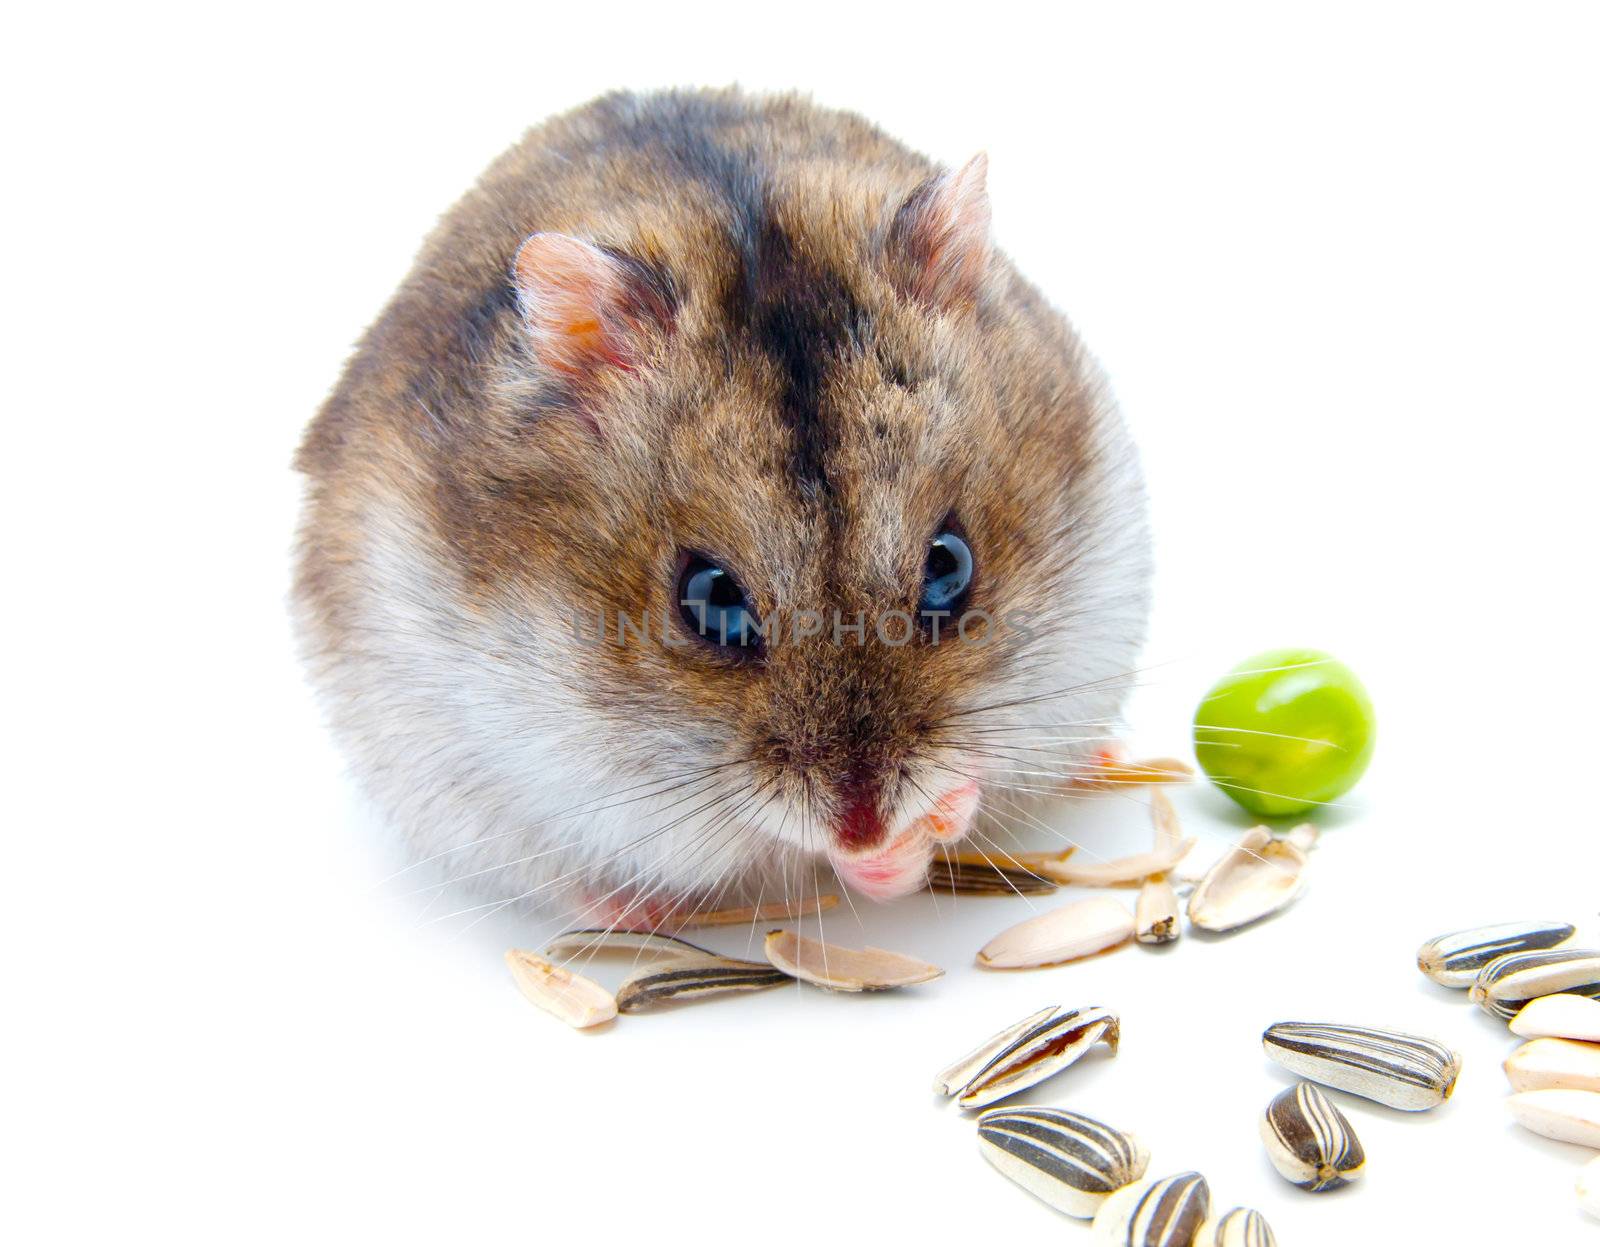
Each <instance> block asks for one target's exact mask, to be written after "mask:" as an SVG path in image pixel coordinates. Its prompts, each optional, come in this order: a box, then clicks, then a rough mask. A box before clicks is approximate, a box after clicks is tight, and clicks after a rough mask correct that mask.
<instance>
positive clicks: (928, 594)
mask: <svg viewBox="0 0 1600 1247" xmlns="http://www.w3.org/2000/svg"><path fill="white" fill-rule="evenodd" d="M971 585H972V547H971V546H969V545H968V544H967V543H966V541H965V540H964V539H963V538H961V537H959V536H957V535H956V534H955V533H953V532H951V531H950V530H949V529H945V531H944V532H942V533H940V534H939V535H938V536H937V537H935V538H934V539H933V544H932V545H930V546H929V547H928V562H927V565H926V567H925V568H924V570H923V573H922V599H921V601H919V602H918V603H917V609H918V610H922V611H949V612H950V613H951V614H952V615H959V614H960V613H961V608H962V607H963V606H964V605H965V604H966V600H967V589H968V588H969V587H971Z"/></svg>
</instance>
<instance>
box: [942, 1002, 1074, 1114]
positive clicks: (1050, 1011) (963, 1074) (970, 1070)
mask: <svg viewBox="0 0 1600 1247" xmlns="http://www.w3.org/2000/svg"><path fill="white" fill-rule="evenodd" d="M1060 1012H1061V1006H1060V1005H1046V1006H1045V1007H1044V1008H1043V1009H1040V1010H1039V1012H1037V1013H1031V1014H1029V1015H1028V1016H1027V1017H1025V1018H1023V1019H1022V1021H1020V1022H1013V1023H1012V1024H1011V1025H1010V1026H1008V1027H1006V1028H1005V1030H1003V1031H1001V1032H1000V1033H999V1034H998V1035H994V1036H992V1037H991V1038H989V1039H985V1040H984V1041H983V1042H982V1043H981V1044H979V1045H978V1046H977V1047H976V1048H974V1049H973V1050H972V1051H971V1052H969V1053H967V1055H966V1056H964V1057H962V1058H961V1059H960V1060H959V1061H957V1062H955V1063H954V1064H953V1065H949V1066H946V1067H945V1068H944V1069H942V1070H940V1071H939V1074H938V1076H937V1077H936V1078H935V1079H934V1080H933V1089H934V1092H935V1093H936V1094H938V1095H945V1096H949V1095H954V1094H955V1093H956V1092H958V1091H960V1090H962V1089H963V1088H964V1087H965V1086H966V1085H967V1084H968V1083H969V1082H971V1081H972V1080H973V1079H974V1078H975V1077H977V1074H978V1071H979V1070H981V1069H983V1068H984V1066H986V1065H988V1064H989V1062H990V1061H992V1060H994V1058H995V1057H997V1056H999V1055H1000V1053H1002V1052H1004V1051H1005V1050H1006V1049H1007V1048H1009V1047H1011V1045H1012V1044H1013V1043H1015V1042H1016V1041H1017V1040H1018V1039H1021V1038H1022V1036H1024V1035H1026V1034H1027V1033H1028V1032H1029V1031H1031V1030H1033V1028H1034V1027H1036V1026H1038V1025H1039V1024H1040V1023H1041V1022H1044V1021H1046V1020H1048V1019H1050V1018H1053V1017H1054V1016H1055V1015H1056V1014H1058V1013H1060Z"/></svg>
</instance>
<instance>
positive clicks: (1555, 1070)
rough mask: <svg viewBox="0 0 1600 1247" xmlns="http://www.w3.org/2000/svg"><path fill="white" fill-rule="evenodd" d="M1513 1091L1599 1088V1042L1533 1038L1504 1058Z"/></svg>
mask: <svg viewBox="0 0 1600 1247" xmlns="http://www.w3.org/2000/svg"><path fill="white" fill-rule="evenodd" d="M1503 1068H1504V1069H1505V1071H1506V1079H1507V1080H1508V1081H1509V1082H1510V1083H1511V1089H1512V1090H1513V1091H1542V1090H1544V1089H1545V1088H1546V1087H1554V1088H1564V1089H1566V1090H1570V1091H1600V1044H1593V1043H1579V1042H1578V1041H1577V1040H1575V1039H1535V1040H1533V1041H1532V1042H1530V1043H1525V1044H1523V1045H1522V1047H1520V1048H1518V1049H1517V1050H1516V1051H1515V1052H1513V1053H1512V1054H1511V1055H1510V1056H1508V1057H1507V1058H1506V1060H1505V1065H1504V1067H1503Z"/></svg>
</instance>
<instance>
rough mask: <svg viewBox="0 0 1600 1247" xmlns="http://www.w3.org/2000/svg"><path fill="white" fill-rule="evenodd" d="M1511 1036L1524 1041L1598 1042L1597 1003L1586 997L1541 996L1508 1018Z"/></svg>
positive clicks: (1599, 1007) (1599, 1010)
mask: <svg viewBox="0 0 1600 1247" xmlns="http://www.w3.org/2000/svg"><path fill="white" fill-rule="evenodd" d="M1511 1033H1512V1034H1514V1035H1521V1036H1522V1037H1523V1038H1524V1039H1546V1038H1549V1039H1582V1040H1586V1041H1587V1042H1589V1043H1600V1000H1591V999H1590V998H1589V997H1587V996H1568V995H1565V994H1562V993H1557V994H1556V995H1554V996H1540V997H1539V998H1538V999H1537V1000H1530V1001H1529V1002H1528V1003H1527V1004H1525V1005H1523V1006H1522V1009H1521V1011H1520V1012H1518V1014H1517V1016H1516V1017H1514V1018H1512V1019H1511Z"/></svg>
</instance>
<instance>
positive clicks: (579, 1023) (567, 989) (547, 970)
mask: <svg viewBox="0 0 1600 1247" xmlns="http://www.w3.org/2000/svg"><path fill="white" fill-rule="evenodd" d="M506 965H507V966H509V967H510V968H511V977H512V978H513V979H514V980H515V981H516V984H517V986H518V987H519V988H521V989H522V994H523V995H524V996H526V997H527V998H528V999H529V1000H531V1001H532V1002H533V1003H534V1004H536V1005H538V1006H539V1007H540V1008H541V1009H543V1010H544V1011H545V1012H546V1013H553V1014H555V1016H556V1017H558V1018H560V1019H561V1020H562V1021H563V1022H565V1023H567V1025H568V1026H575V1027H577V1028H578V1029H579V1030H582V1029H584V1028H585V1027H589V1026H599V1025H600V1024H601V1023H602V1022H609V1021H611V1019H612V1018H614V1017H616V1016H617V1002H616V1000H615V999H613V997H612V995H611V993H610V992H608V991H607V990H606V989H605V988H603V987H601V986H600V984H598V983H596V982H595V981H594V980H593V979H586V978H584V977H583V975H581V974H574V973H573V972H572V971H571V970H568V969H565V968H563V967H562V966H558V965H552V964H551V963H550V962H549V961H547V960H545V959H544V958H543V957H541V956H540V955H539V954H538V953H536V952H531V951H529V950H528V949H525V948H508V949H506Z"/></svg>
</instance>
